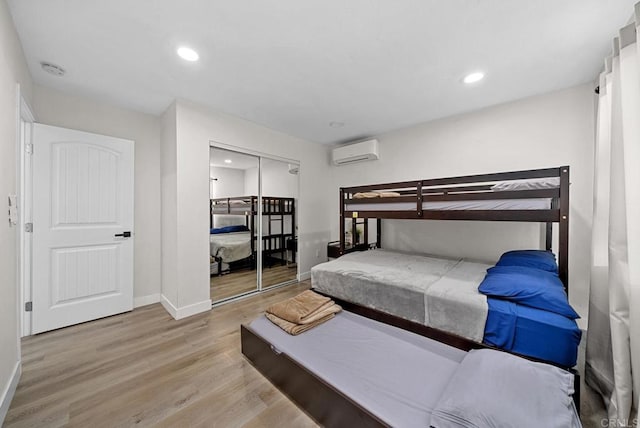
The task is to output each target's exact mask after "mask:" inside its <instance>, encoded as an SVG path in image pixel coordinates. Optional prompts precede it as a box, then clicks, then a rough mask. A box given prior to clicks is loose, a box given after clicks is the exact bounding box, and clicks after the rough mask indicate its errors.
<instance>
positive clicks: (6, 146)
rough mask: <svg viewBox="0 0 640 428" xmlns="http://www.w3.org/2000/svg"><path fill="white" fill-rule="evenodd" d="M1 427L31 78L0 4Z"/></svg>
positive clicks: (13, 340)
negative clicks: (21, 109)
mask: <svg viewBox="0 0 640 428" xmlns="http://www.w3.org/2000/svg"><path fill="white" fill-rule="evenodd" d="M0 52H2V54H1V55H0V273H1V274H0V394H2V396H0V424H2V420H3V419H4V416H5V414H6V411H7V410H8V404H9V401H10V399H11V397H12V394H13V392H12V388H13V387H15V384H16V382H17V380H18V371H17V370H18V369H19V361H20V348H19V345H18V343H19V342H18V340H19V339H18V338H19V334H18V316H19V313H18V304H17V303H18V302H17V289H18V288H17V284H16V278H17V266H16V264H17V260H16V253H17V251H16V238H17V233H16V228H13V227H10V226H9V223H8V221H7V217H6V213H7V202H6V201H7V195H9V194H16V159H17V157H16V139H17V121H18V110H17V107H16V83H19V84H20V86H21V91H22V92H23V95H24V96H25V97H26V99H27V102H31V92H32V83H31V76H30V75H29V71H28V69H27V65H26V62H25V59H24V54H23V52H22V47H21V46H20V42H19V40H18V36H17V34H16V32H15V28H14V25H13V20H12V19H11V15H10V13H9V10H8V8H7V4H6V2H4V1H0Z"/></svg>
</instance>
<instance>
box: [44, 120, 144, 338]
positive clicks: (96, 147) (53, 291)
mask: <svg viewBox="0 0 640 428" xmlns="http://www.w3.org/2000/svg"><path fill="white" fill-rule="evenodd" d="M127 235H129V236H127ZM32 269H33V283H32V284H33V285H32V289H33V290H32V300H33V315H32V317H33V318H32V322H33V324H32V326H33V331H32V332H33V333H34V334H35V333H41V332H43V331H48V330H53V329H56V328H60V327H65V326H68V325H72V324H78V323H81V322H85V321H90V320H94V319H97V318H101V317H106V316H109V315H114V314H117V313H121V312H126V311H130V310H132V309H133V141H128V140H122V139H119V138H113V137H105V136H102V135H96V134H90V133H87V132H80V131H75V130H72V129H64V128H57V127H54V126H47V125H41V124H34V127H33V263H32Z"/></svg>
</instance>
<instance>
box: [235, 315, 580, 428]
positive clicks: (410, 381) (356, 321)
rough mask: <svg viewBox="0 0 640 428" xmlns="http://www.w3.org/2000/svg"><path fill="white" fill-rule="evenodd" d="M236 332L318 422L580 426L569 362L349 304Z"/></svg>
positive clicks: (257, 362) (249, 353)
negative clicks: (311, 322)
mask: <svg viewBox="0 0 640 428" xmlns="http://www.w3.org/2000/svg"><path fill="white" fill-rule="evenodd" d="M241 340H242V353H243V354H244V355H245V356H246V357H247V358H248V359H249V361H250V362H251V363H252V364H253V365H254V366H255V367H256V368H257V369H258V370H259V371H260V372H261V373H262V374H264V375H265V376H266V377H267V378H268V379H269V380H270V381H271V382H273V383H274V385H276V386H277V387H278V388H279V389H280V390H282V391H283V392H284V393H285V394H287V395H288V396H289V398H291V399H292V400H293V401H294V402H296V403H297V404H298V405H300V406H301V407H302V408H303V409H305V411H306V412H307V413H308V414H309V415H310V416H312V417H313V418H314V419H316V420H317V421H318V422H320V423H321V424H322V425H324V426H328V427H346V426H354V427H355V426H357V427H365V426H393V427H429V426H433V427H437V428H440V427H469V426H488V422H492V423H494V424H495V425H492V426H514V427H518V428H526V427H539V426H544V427H547V428H553V427H565V428H568V427H580V426H581V424H580V420H579V417H578V414H577V411H576V408H575V405H574V403H573V401H572V397H573V392H574V380H575V379H574V377H573V375H572V374H571V373H570V372H568V371H565V370H563V369H560V368H557V367H553V366H550V365H547V364H543V363H533V362H530V361H526V360H524V359H522V358H520V357H516V356H513V355H510V354H508V353H505V352H501V351H493V350H471V351H469V349H468V348H467V349H464V347H463V348H462V349H459V348H457V347H453V346H449V345H445V344H443V343H440V342H438V341H435V340H433V339H430V338H427V337H423V336H420V335H417V334H414V333H411V332H409V331H406V330H403V329H399V328H397V327H394V326H390V325H387V324H384V323H380V322H377V321H374V320H371V319H368V318H365V317H361V316H358V315H355V314H352V313H349V312H342V313H339V314H337V315H336V316H335V318H333V319H332V320H330V321H327V322H326V323H324V324H322V325H320V326H318V327H316V328H314V329H311V330H309V331H308V332H305V333H303V334H301V335H299V336H290V335H288V334H286V333H285V332H284V331H282V330H281V329H280V328H278V327H276V326H275V325H274V324H272V323H271V322H270V321H269V320H267V319H266V318H265V317H264V316H261V317H259V318H257V319H256V320H254V321H253V322H252V323H251V324H250V325H249V326H244V325H243V326H242V327H241ZM523 385H526V387H523Z"/></svg>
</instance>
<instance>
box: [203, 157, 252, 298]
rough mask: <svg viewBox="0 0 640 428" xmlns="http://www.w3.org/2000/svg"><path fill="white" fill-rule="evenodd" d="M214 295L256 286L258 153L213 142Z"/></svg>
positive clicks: (226, 295) (230, 294)
mask: <svg viewBox="0 0 640 428" xmlns="http://www.w3.org/2000/svg"><path fill="white" fill-rule="evenodd" d="M209 165H210V166H209V183H210V185H209V211H210V213H209V218H210V219H209V228H210V230H209V251H210V254H209V263H210V267H211V280H210V287H211V300H212V301H213V302H220V301H223V300H226V299H230V298H233V297H238V296H241V295H244V294H247V293H251V292H254V291H256V290H258V269H257V267H258V258H257V254H259V253H258V236H259V235H258V232H259V231H258V224H257V216H258V191H257V190H258V187H259V175H258V173H259V167H260V158H259V157H257V156H252V155H248V154H244V153H238V152H234V151H231V150H224V149H219V148H215V147H211V149H210V155H209Z"/></svg>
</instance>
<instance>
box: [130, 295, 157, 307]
mask: <svg viewBox="0 0 640 428" xmlns="http://www.w3.org/2000/svg"><path fill="white" fill-rule="evenodd" d="M159 301H160V293H156V294H149V295H147V296H139V297H135V298H134V299H133V307H134V308H139V307H141V306H147V305H152V304H154V303H158V302H159Z"/></svg>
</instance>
